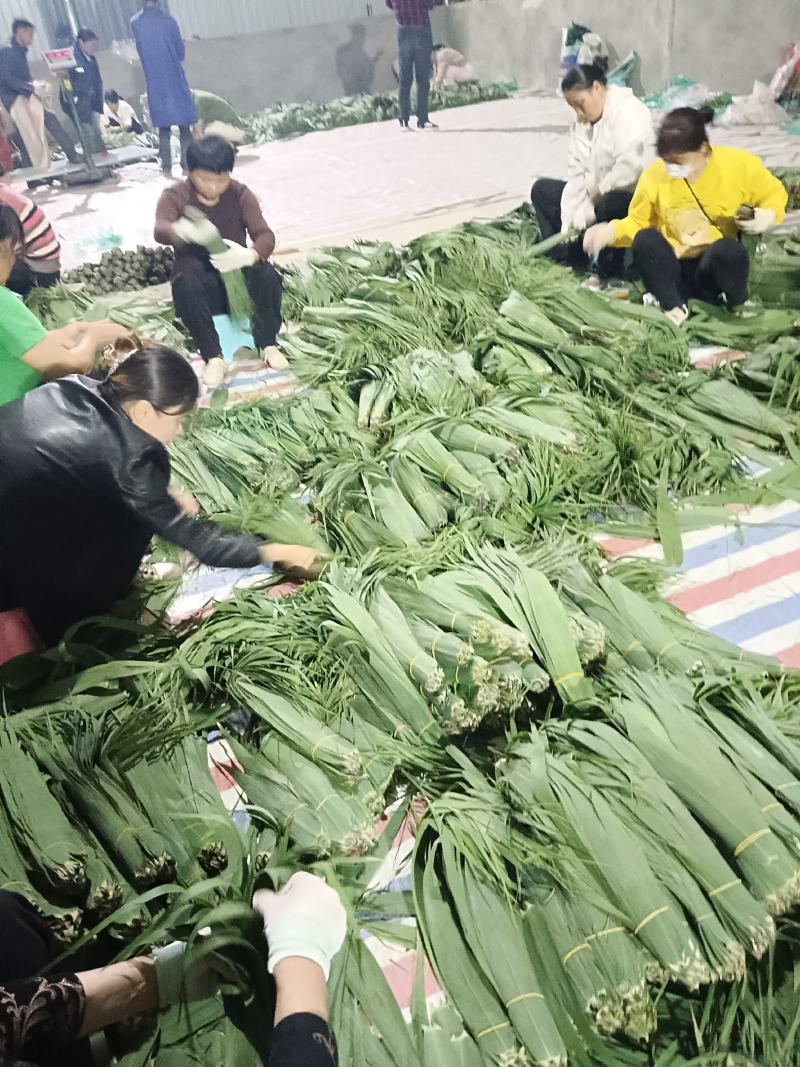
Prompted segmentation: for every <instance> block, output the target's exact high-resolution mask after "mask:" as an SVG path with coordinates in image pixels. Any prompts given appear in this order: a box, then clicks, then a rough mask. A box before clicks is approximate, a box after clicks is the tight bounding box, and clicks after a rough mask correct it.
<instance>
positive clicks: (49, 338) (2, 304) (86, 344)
mask: <svg viewBox="0 0 800 1067" xmlns="http://www.w3.org/2000/svg"><path fill="white" fill-rule="evenodd" d="M24 252H25V236H24V233H23V229H22V223H21V222H20V219H19V216H18V215H17V213H16V212H15V211H14V210H13V209H12V208H11V207H10V206H9V205H8V204H4V203H0V404H7V403H8V402H9V401H11V400H16V399H17V398H18V397H21V396H24V394H25V393H27V392H28V391H29V390H31V389H35V388H36V386H37V385H41V384H42V382H44V381H50V380H52V379H54V378H61V377H63V376H64V375H66V374H76V373H79V374H80V373H84V374H88V373H89V371H91V370H93V369H94V363H95V358H96V355H97V352H98V350H100V349H102V348H104V347H105V346H106V345H109V344H113V343H114V342H115V341H118V340H119V339H120V338H121V337H127V336H128V331H127V330H125V329H123V327H122V326H117V324H116V323H114V322H108V321H102V322H73V323H71V324H70V325H69V326H64V327H62V328H61V329H58V330H49V331H48V330H46V329H45V328H44V326H42V324H41V322H39V320H38V319H37V318H36V316H35V315H34V314H33V312H32V311H29V310H28V308H27V307H25V305H24V304H23V302H22V301H21V300H20V298H19V297H18V296H17V295H16V294H15V293H13V292H12V291H11V290H10V289H8V288H7V287H6V283H7V282H8V280H9V278H10V277H11V274H12V271H13V270H14V267H15V266H16V264H17V262H18V260H19V259H20V257H22V256H23V255H24Z"/></svg>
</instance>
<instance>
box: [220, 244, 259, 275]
mask: <svg viewBox="0 0 800 1067" xmlns="http://www.w3.org/2000/svg"><path fill="white" fill-rule="evenodd" d="M225 244H226V245H227V246H228V251H227V252H218V253H217V254H216V255H214V256H212V257H211V265H212V266H213V268H214V270H218V271H219V272H220V274H227V273H228V271H230V270H241V269H242V267H252V266H253V264H254V263H257V262H258V252H256V250H255V248H245V246H244V245H237V243H236V242H235V241H227V240H226V241H225Z"/></svg>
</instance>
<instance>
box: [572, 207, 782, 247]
mask: <svg viewBox="0 0 800 1067" xmlns="http://www.w3.org/2000/svg"><path fill="white" fill-rule="evenodd" d="M751 211H752V217H747V218H745V217H740V216H737V218H736V225H737V226H738V228H739V229H740V230H741V231H742V233H747V234H759V233H766V231H767V230H768V229H769V228H770V226H774V225H775V221H776V219H777V215H776V214H775V212H774V211H773V210H772V208H767V207H756V208H752V209H751ZM615 236H616V227H615V226H614V223H613V222H600V223H598V224H597V225H596V226H590V227H589V229H588V230H587V231H586V233H585V234H584V235H583V249H584V251H585V252H586V253H587V254H588V255H590V256H596V255H597V254H598V253H599V252H602V251H603V249H604V248H608V246H609V245H610V244H611V243H612V242H613V241H614V238H615Z"/></svg>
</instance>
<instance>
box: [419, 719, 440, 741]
mask: <svg viewBox="0 0 800 1067" xmlns="http://www.w3.org/2000/svg"><path fill="white" fill-rule="evenodd" d="M435 725H436V720H435V719H431V721H430V722H426V723H425V725H424V726H423V727H422V729H421V730H420V732H419V736H420V737H424V736H425V734H426V733H427V732H428V730H430V729H431V728H432V727H433V726H435Z"/></svg>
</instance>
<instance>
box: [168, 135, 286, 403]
mask: <svg viewBox="0 0 800 1067" xmlns="http://www.w3.org/2000/svg"><path fill="white" fill-rule="evenodd" d="M234 160H235V151H234V149H233V146H232V145H231V144H230V143H229V142H228V141H226V140H224V138H222V137H204V138H203V139H202V140H200V141H193V142H192V144H191V145H189V148H188V151H187V154H186V163H187V167H188V171H189V176H188V178H187V179H186V180H185V181H183V182H179V183H177V184H175V185H172V186H170V187H169V188H168V189H165V190H164V192H163V193H162V194H161V198H160V199H159V202H158V207H157V208H156V225H155V239H156V241H158V242H159V244H165V245H172V246H173V247H174V248H175V266H174V268H173V272H172V297H173V300H174V303H175V313H176V315H177V316H178V318H179V319H181V321H182V322H183V323H184V325H185V326H186V328H187V330H188V331H189V333H190V334H191V335H192V339H193V340H194V343H195V345H196V346H197V350H198V351H199V353H200V355H201V356H202V357H203V359H204V361H205V363H206V370H205V375H204V382H205V384H206V385H207V386H208V387H209V388H210V389H216V388H217V386H219V385H221V384H222V382H223V381H224V379H225V361H224V360H223V358H222V349H221V346H220V339H219V335H218V333H217V330H216V327H215V325H214V316H215V315H224V314H226V313H227V312H228V301H227V296H226V293H225V285H224V283H223V280H222V273H224V272H226V271H229V270H233V269H236V268H240V269H241V270H242V272H243V274H244V276H245V279H246V281H247V287H248V289H249V290H250V296H251V297H252V300H253V308H254V315H253V340H254V341H255V343H256V345H257V346H258V348H259V349H261V352H262V355H263V357H264V359H265V360H266V361H267V362H268V363H269V364H270V366H272V367H285V366H286V359H285V357H284V356H283V355H282V353H281V352H280V351H279V350H278V349H277V348H276V347H275V341H276V338H277V335H278V332H279V330H280V328H281V277H280V275H279V274H278V272H277V271H276V270H275V268H274V267H273V266H272V265H271V264H270V263H269V262H268V261H269V257H270V256H271V255H272V253H273V251H274V250H275V235H274V233H273V232H272V230H271V229H270V228H269V226H268V225H267V223H266V221H265V219H264V216H263V214H262V213H261V208H260V206H259V203H258V200H257V199H256V197H255V195H254V193H253V192H252V191H251V190H250V189H248V188H247V186H246V185H242V184H241V183H240V182H237V181H234V179H233V178H232V177H231V172H232V171H233V166H234ZM189 206H192V207H195V208H198V209H199V210H200V211H202V212H203V214H204V215H206V217H207V218H208V220H209V222H210V223H211V224H213V226H215V227H216V228H217V230H218V231H219V234H220V236H221V237H222V238H223V240H224V241H225V243H226V244H227V245H228V250H227V251H226V252H222V253H220V254H219V255H209V253H208V252H207V251H206V249H205V248H203V247H202V246H201V245H197V244H187V243H185V242H184V241H182V240H181V238H180V236H179V233H180V225H178V226H177V227H176V223H179V220H180V219H181V218H182V217H183V215H184V212H185V211H186V208H187V207H189ZM248 238H249V239H250V241H251V242H252V243H251V244H250V245H248V243H247V242H248Z"/></svg>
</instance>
